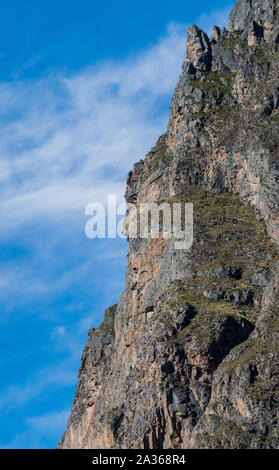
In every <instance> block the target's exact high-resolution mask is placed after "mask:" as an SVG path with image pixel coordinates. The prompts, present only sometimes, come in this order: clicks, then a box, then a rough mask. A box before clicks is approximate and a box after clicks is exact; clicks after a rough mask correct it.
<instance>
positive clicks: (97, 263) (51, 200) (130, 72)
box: [0, 0, 233, 448]
mask: <svg viewBox="0 0 279 470" xmlns="http://www.w3.org/2000/svg"><path fill="white" fill-rule="evenodd" d="M232 4H233V2H231V1H226V0H214V2H210V3H209V2H207V1H204V0H196V1H195V2H192V1H185V0H184V1H178V0H173V1H172V2H168V1H164V0H161V1H160V2H159V1H157V0H155V1H154V0H153V1H152V2H150V1H148V2H147V1H146V0H142V1H140V2H139V1H138V2H126V1H119V2H114V1H107V2H97V1H94V0H90V1H89V0H79V2H76V1H73V0H67V1H64V0H59V2H57V1H55V2H54V1H53V0H47V1H44V0H40V2H38V1H37V0H36V1H35V0H33V1H30V0H29V1H28V0H26V1H25V2H22V0H11V1H10V2H5V3H4V4H3V5H2V6H1V17H0V30H1V38H0V61H1V80H0V191H1V200H0V215H1V224H0V274H1V275H0V311H1V319H0V322H1V328H0V336H1V337H0V345H1V346H0V347H1V355H0V377H1V384H0V423H1V426H0V448H53V447H55V446H56V444H57V442H58V440H59V438H60V437H61V434H62V432H63V430H64V429H65V426H66V422H67V419H68V416H69V413H70V408H71V405H72V400H73V395H74V390H75V385H76V377H77V373H78V368H79V365H80V356H81V352H82V348H83V346H84V344H85V342H86V339H87V330H88V329H89V328H91V327H94V326H97V325H98V324H99V323H100V321H101V320H102V316H103V311H104V309H105V308H106V307H108V306H110V305H112V304H113V303H115V302H117V299H118V297H119V294H120V293H121V291H122V290H123V287H124V281H125V268H126V251H127V245H126V241H124V240H120V239H117V240H88V239H87V238H86V237H85V235H84V226H85V223H86V220H87V218H86V217H85V215H84V211H85V206H86V205H87V204H88V203H90V202H95V201H96V202H105V201H106V198H107V195H108V194H116V195H117V196H118V201H119V202H122V198H123V193H124V190H125V179H126V175H127V173H128V171H129V170H130V169H131V167H132V165H133V163H134V162H135V161H137V160H138V159H139V158H142V157H143V156H144V155H145V154H146V152H147V151H148V150H149V149H150V147H151V146H152V145H154V143H155V142H156V140H157V138H158V136H159V135H161V134H162V133H163V132H164V131H165V129H166V126H167V120H168V111H169V106H170V100H171V96H172V93H173V89H174V87H175V84H176V82H177V79H178V76H179V74H180V71H181V65H182V62H183V60H184V55H185V39H186V31H187V27H188V25H189V24H191V23H196V24H198V25H199V26H200V27H202V28H203V29H205V30H206V31H207V32H209V31H210V29H211V26H212V25H213V24H217V25H219V26H222V25H224V24H226V22H227V17H228V13H229V11H230V9H231V6H232Z"/></svg>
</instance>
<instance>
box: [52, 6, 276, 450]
mask: <svg viewBox="0 0 279 470" xmlns="http://www.w3.org/2000/svg"><path fill="white" fill-rule="evenodd" d="M278 135H279V1H278V0H238V1H237V3H236V5H235V6H234V8H233V10H232V13H231V15H230V20H229V30H226V29H225V28H222V29H219V28H218V27H217V26H214V27H213V29H212V34H211V37H208V36H207V34H206V33H205V32H203V31H202V30H201V29H199V28H198V27H197V26H190V28H189V31H188V37H187V44H186V59H185V62H184V64H183V69H182V73H181V76H180V78H179V82H178V84H177V86H176V89H175V92H174V96H173V99H172V104H171V110H170V118H169V124H168V129H167V131H166V133H165V134H164V135H163V136H161V137H160V138H159V140H158V142H157V144H156V146H155V147H154V148H153V149H152V150H151V151H150V152H149V153H148V154H147V155H146V157H145V159H144V160H141V161H140V162H138V163H136V164H135V165H134V168H133V171H132V172H130V173H129V175H128V179H127V191H126V201H127V202H128V203H129V202H133V203H134V204H135V205H139V204H140V203H142V202H149V203H154V202H162V201H165V202H170V203H174V202H192V203H193V204H194V244H193V246H192V248H191V249H190V250H181V249H180V250H178V249H176V248H175V244H174V241H173V240H172V239H165V238H164V237H163V236H162V237H160V238H159V239H152V238H151V239H140V238H130V239H129V251H128V267H127V276H126V287H125V291H124V292H123V294H122V295H121V297H120V299H119V302H118V305H114V306H113V307H110V308H109V309H108V310H107V311H106V312H105V317H104V321H103V323H102V324H101V325H100V326H99V328H97V329H92V330H90V331H89V336H88V343H87V345H86V346H85V349H84V351H83V355H82V363H81V367H80V371H79V376H78V385H77V390H76V395H75V399H74V403H73V408H72V412H71V416H70V419H69V422H68V426H67V429H66V432H65V434H64V436H63V437H62V439H61V442H60V443H59V445H58V447H59V448H90V449H100V448H113V449H118V448H128V449H130V448H136V449H189V448H190V449H196V448H199V449H204V448H206V449H208V448H213V449H220V448H225V449H230V448H232V449H242V448H250V449H264V448H266V449H271V448H278V447H279V431H278V416H279V393H278V376H279V374H278V372H279V368H278V364H279V349H278V335H279V318H278V313H279V257H278V244H279V140H278ZM130 219H131V217H130V218H129V215H128V216H127V220H126V229H127V226H129V224H131V220H130ZM127 230H128V229H127ZM127 233H129V231H127ZM128 238H129V237H128Z"/></svg>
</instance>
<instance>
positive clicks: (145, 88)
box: [0, 26, 184, 235]
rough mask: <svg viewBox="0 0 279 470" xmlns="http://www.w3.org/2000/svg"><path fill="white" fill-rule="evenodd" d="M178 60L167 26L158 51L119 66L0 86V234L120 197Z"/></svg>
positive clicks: (176, 41) (179, 47)
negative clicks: (0, 216) (165, 34)
mask: <svg viewBox="0 0 279 470" xmlns="http://www.w3.org/2000/svg"><path fill="white" fill-rule="evenodd" d="M178 31H179V33H178ZM183 55H184V41H183V38H181V35H180V29H179V28H178V27H177V29H176V28H175V27H174V26H172V27H170V28H169V31H168V35H167V37H166V38H163V39H162V40H161V41H160V42H159V44H157V45H155V46H154V47H153V48H151V49H150V50H148V51H144V52H142V53H141V54H140V55H138V56H136V57H134V58H130V59H129V60H127V61H126V62H124V63H118V62H115V61H108V62H106V63H103V64H101V65H98V66H92V67H88V69H87V70H83V71H82V72H81V73H79V74H77V75H75V76H72V77H65V76H62V75H60V74H57V75H55V76H51V77H47V78H45V79H42V80H39V81H37V82H36V83H28V84H26V83H16V84H15V85H10V86H9V85H7V84H0V103H1V104H2V110H1V116H0V123H1V130H0V137H1V138H0V156H1V170H2V171H1V181H0V184H1V192H2V198H1V203H0V210H1V212H2V217H3V216H4V220H5V223H4V224H2V225H1V229H0V233H1V232H2V233H3V232H4V235H5V233H7V230H8V229H9V231H10V230H17V229H18V228H19V227H20V226H21V225H22V224H23V225H24V224H25V223H26V222H28V221H30V220H31V221H34V219H35V220H36V219H40V218H42V217H47V218H48V220H49V219H50V220H53V219H54V220H55V219H57V218H59V219H61V218H65V216H66V214H67V216H68V214H69V213H74V212H75V211H82V210H83V209H84V207H85V205H86V204H87V203H88V202H91V201H95V200H96V201H104V200H105V197H106V195H107V194H108V193H109V192H112V193H115V194H117V195H118V196H119V197H122V195H123V192H124V181H125V176H126V173H127V171H128V169H129V167H131V165H132V164H133V163H134V162H135V161H136V160H137V159H138V158H139V157H143V156H144V154H145V153H146V152H147V151H148V149H149V148H150V146H151V145H152V144H154V143H155V142H154V138H155V136H158V135H160V133H162V132H163V131H164V127H165V125H166V116H165V112H162V109H161V101H162V98H164V97H165V96H167V97H169V96H170V94H171V92H172V91H173V87H174V84H175V82H176V80H177V78H178V75H179V72H180V69H181V63H182V60H183ZM17 116H18V117H17ZM5 231H6V232H5Z"/></svg>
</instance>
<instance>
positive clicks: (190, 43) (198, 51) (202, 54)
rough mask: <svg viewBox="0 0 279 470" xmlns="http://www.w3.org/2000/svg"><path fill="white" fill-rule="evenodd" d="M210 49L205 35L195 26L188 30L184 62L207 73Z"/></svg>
mask: <svg viewBox="0 0 279 470" xmlns="http://www.w3.org/2000/svg"><path fill="white" fill-rule="evenodd" d="M210 58H211V48H210V43H209V39H208V36H207V34H206V33H205V32H204V31H202V30H201V29H200V28H198V27H197V26H196V25H191V26H190V27H189V29H188V34H187V43H186V61H187V62H191V63H192V64H193V65H194V66H195V67H196V68H197V69H200V70H202V71H207V70H208V69H209V68H210V63H211V60H210Z"/></svg>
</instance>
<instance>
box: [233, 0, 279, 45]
mask: <svg viewBox="0 0 279 470" xmlns="http://www.w3.org/2000/svg"><path fill="white" fill-rule="evenodd" d="M278 23H279V2H278V0H238V1H237V2H236V4H235V6H234V8H233V10H232V12H231V15H230V19H229V30H230V31H243V30H245V29H247V30H250V29H251V28H255V27H256V26H258V28H261V29H262V34H263V36H264V37H265V39H268V38H269V37H270V36H272V33H273V31H274V28H275V26H278Z"/></svg>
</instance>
